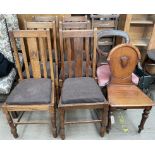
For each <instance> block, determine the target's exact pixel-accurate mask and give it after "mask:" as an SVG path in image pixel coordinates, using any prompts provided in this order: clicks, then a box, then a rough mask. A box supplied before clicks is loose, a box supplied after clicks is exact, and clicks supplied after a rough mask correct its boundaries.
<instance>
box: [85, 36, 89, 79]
mask: <svg viewBox="0 0 155 155" xmlns="http://www.w3.org/2000/svg"><path fill="white" fill-rule="evenodd" d="M85 53H86V77H88V76H89V65H90V58H89V38H85Z"/></svg>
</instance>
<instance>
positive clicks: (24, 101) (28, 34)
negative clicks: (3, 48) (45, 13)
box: [2, 30, 57, 138]
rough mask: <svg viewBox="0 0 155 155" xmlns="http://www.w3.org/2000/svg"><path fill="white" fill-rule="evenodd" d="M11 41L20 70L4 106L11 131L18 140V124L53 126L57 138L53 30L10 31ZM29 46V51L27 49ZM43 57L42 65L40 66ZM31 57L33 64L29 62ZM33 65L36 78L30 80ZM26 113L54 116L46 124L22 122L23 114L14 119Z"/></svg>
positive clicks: (41, 122)
mask: <svg viewBox="0 0 155 155" xmlns="http://www.w3.org/2000/svg"><path fill="white" fill-rule="evenodd" d="M10 38H11V42H12V48H13V51H14V52H13V54H14V56H15V58H16V59H15V60H16V61H15V62H16V66H17V71H18V74H19V78H20V80H19V83H18V84H17V86H16V87H15V88H14V89H13V90H12V92H11V93H10V95H9V96H8V98H7V100H6V102H5V103H4V105H3V107H2V108H3V111H4V113H5V115H6V118H7V121H8V124H9V126H10V128H11V133H12V134H13V136H14V137H15V138H17V137H18V134H17V125H22V124H45V123H49V124H52V133H53V136H54V137H56V136H57V129H56V109H55V108H56V107H55V80H54V68H53V56H52V48H51V40H50V32H49V30H20V31H10ZM17 38H19V39H20V43H21V50H22V54H23V59H24V66H25V70H26V79H24V77H23V72H22V69H21V65H20V62H19V57H18V53H17V47H16V39H17ZM43 38H46V41H47V46H48V52H49V61H50V74H51V76H50V78H48V76H47V67H46V59H45V52H44V44H43ZM26 47H27V48H26ZM39 56H40V57H41V60H42V64H40V61H39ZM28 57H29V59H30V62H29V61H28ZM29 63H31V66H32V75H33V77H30V70H29ZM41 67H42V68H43V77H42V75H41ZM14 111H22V112H32V111H47V112H49V114H50V115H51V120H50V122H48V121H47V122H45V121H28V122H25V121H24V122H23V121H21V117H22V114H23V113H22V114H21V115H20V116H19V118H18V119H17V120H14V119H13V118H12V116H11V112H14Z"/></svg>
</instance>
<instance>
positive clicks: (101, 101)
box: [58, 30, 109, 139]
mask: <svg viewBox="0 0 155 155" xmlns="http://www.w3.org/2000/svg"><path fill="white" fill-rule="evenodd" d="M59 34H60V47H61V48H60V49H61V61H62V62H61V74H62V80H63V86H62V91H61V97H60V103H59V105H58V108H59V112H60V136H61V138H62V139H65V125H67V124H75V123H100V125H101V128H100V134H101V136H104V132H105V128H106V125H107V114H108V107H109V105H108V103H107V102H106V99H105V97H104V96H103V94H102V92H101V90H100V88H99V87H98V85H97V83H96V81H95V79H94V78H95V74H96V48H95V47H96V44H94V52H93V64H91V62H90V52H89V50H90V46H89V44H90V38H93V36H94V31H93V30H60V31H59ZM70 38H72V40H73V41H74V52H75V55H74V60H72V59H71V46H70V45H71V39H70ZM64 39H65V40H66V41H67V47H68V51H67V53H68V54H67V62H66V61H65V59H64ZM83 40H85V44H84V41H83ZM84 46H85V55H86V59H84V57H83V54H84V53H83V47H84ZM65 63H66V64H67V67H68V68H67V69H66V68H65V65H64V64H65ZM92 66H93V69H91V68H92ZM73 109H74V110H77V109H93V110H95V109H99V110H100V111H101V116H100V118H99V119H97V120H90V121H66V120H65V113H66V112H67V111H68V110H73ZM77 117H78V116H77Z"/></svg>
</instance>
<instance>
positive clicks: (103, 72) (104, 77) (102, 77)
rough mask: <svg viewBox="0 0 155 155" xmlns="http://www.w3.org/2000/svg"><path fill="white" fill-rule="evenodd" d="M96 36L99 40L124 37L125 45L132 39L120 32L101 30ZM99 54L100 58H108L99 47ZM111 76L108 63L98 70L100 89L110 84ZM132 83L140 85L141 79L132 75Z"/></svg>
mask: <svg viewBox="0 0 155 155" xmlns="http://www.w3.org/2000/svg"><path fill="white" fill-rule="evenodd" d="M96 35H97V40H100V39H101V38H104V37H110V36H112V37H113V36H118V37H122V38H123V39H124V42H125V43H129V42H130V38H129V36H128V34H127V33H126V32H124V31H120V30H101V31H98V32H97V34H96ZM97 52H98V56H101V55H104V56H108V53H106V52H104V51H102V50H101V49H100V48H99V47H97ZM110 75H111V72H110V68H109V64H108V63H104V64H102V65H101V66H99V67H98V68H97V78H98V84H99V86H100V87H104V86H106V85H107V84H108V83H109V81H110ZM132 82H133V83H134V84H136V85H138V82H139V78H138V77H137V76H136V75H135V74H134V73H132Z"/></svg>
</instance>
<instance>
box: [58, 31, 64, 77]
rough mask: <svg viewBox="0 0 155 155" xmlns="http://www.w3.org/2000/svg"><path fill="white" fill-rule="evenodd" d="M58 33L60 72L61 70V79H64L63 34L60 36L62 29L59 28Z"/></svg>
mask: <svg viewBox="0 0 155 155" xmlns="http://www.w3.org/2000/svg"><path fill="white" fill-rule="evenodd" d="M59 35H60V53H61V72H62V80H64V79H65V75H64V48H63V47H64V42H63V36H62V29H60V30H59Z"/></svg>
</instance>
